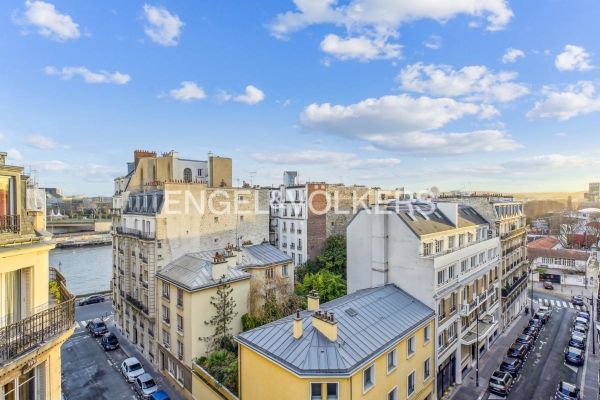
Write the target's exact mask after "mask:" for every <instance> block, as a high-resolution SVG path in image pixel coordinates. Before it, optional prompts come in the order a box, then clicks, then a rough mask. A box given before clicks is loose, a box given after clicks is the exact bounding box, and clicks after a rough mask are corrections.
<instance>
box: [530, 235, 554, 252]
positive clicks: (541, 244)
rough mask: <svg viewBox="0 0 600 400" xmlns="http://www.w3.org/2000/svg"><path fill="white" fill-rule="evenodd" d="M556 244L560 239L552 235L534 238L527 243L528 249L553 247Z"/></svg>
mask: <svg viewBox="0 0 600 400" xmlns="http://www.w3.org/2000/svg"><path fill="white" fill-rule="evenodd" d="M558 244H560V240H558V239H557V238H555V237H553V236H544V237H542V238H539V239H536V240H534V241H532V242H529V243H528V244H527V248H528V249H553V248H554V247H556V246H557V245H558Z"/></svg>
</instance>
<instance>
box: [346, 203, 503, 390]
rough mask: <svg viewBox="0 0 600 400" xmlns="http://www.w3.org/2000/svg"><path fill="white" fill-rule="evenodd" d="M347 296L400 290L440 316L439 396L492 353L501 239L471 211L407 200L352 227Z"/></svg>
mask: <svg viewBox="0 0 600 400" xmlns="http://www.w3.org/2000/svg"><path fill="white" fill-rule="evenodd" d="M347 240H348V246H347V248H348V250H347V254H348V267H347V273H348V293H353V292H356V291H358V290H362V289H364V288H368V287H380V286H383V285H387V284H395V285H397V286H399V287H400V288H402V289H403V290H405V291H406V292H408V293H409V294H410V295H411V296H414V297H415V298H417V299H418V300H419V301H421V302H423V303H424V304H425V305H427V306H428V307H430V308H432V309H434V310H435V314H436V316H435V321H434V331H435V335H436V337H435V358H434V363H435V364H434V365H435V371H436V382H437V387H436V395H437V398H441V397H442V395H443V394H444V393H445V392H447V391H448V390H449V389H450V388H451V387H452V386H453V385H454V384H460V383H461V382H462V376H463V375H464V374H465V373H466V372H467V371H468V370H469V369H470V368H471V367H472V366H473V365H474V363H475V361H476V359H477V354H479V355H481V354H483V353H484V352H485V351H487V350H488V348H489V346H490V344H491V343H492V342H493V341H494V339H495V338H496V337H497V335H498V331H499V319H500V299H499V297H500V293H499V292H500V261H499V254H500V241H499V238H498V237H497V236H494V235H493V234H491V230H490V223H489V222H488V221H487V220H486V219H485V218H484V217H483V216H482V215H480V214H479V213H478V212H477V211H476V210H475V209H473V208H472V207H470V206H466V205H462V204H457V203H429V202H428V203H424V202H401V203H397V204H394V205H389V206H387V207H381V206H380V207H374V208H371V209H366V210H361V211H360V212H358V214H356V216H355V217H354V219H353V220H352V221H351V222H350V224H349V225H348V231H347Z"/></svg>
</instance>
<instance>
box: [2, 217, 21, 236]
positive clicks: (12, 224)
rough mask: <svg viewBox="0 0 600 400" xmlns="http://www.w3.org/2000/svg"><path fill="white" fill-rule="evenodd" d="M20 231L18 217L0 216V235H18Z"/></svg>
mask: <svg viewBox="0 0 600 400" xmlns="http://www.w3.org/2000/svg"><path fill="white" fill-rule="evenodd" d="M20 231H21V216H20V215H0V233H19V232H20Z"/></svg>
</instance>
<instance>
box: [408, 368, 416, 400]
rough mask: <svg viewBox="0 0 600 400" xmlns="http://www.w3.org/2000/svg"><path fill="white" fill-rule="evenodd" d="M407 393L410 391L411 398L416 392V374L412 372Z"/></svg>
mask: <svg viewBox="0 0 600 400" xmlns="http://www.w3.org/2000/svg"><path fill="white" fill-rule="evenodd" d="M406 386H407V391H408V395H409V396H411V395H412V394H413V393H414V392H415V372H414V371H413V372H411V373H410V374H409V375H408V382H407V385H406Z"/></svg>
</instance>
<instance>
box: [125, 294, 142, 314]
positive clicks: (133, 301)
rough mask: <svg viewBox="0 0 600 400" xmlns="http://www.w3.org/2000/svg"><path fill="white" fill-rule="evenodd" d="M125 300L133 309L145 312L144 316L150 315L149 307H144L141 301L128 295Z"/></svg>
mask: <svg viewBox="0 0 600 400" xmlns="http://www.w3.org/2000/svg"><path fill="white" fill-rule="evenodd" d="M125 300H126V301H127V302H128V303H129V304H131V305H132V306H133V307H135V308H137V309H138V310H140V311H141V312H143V313H144V314H146V315H148V307H146V306H145V305H144V303H142V302H141V301H139V300H138V299H135V298H133V297H131V296H130V295H127V296H126V297H125Z"/></svg>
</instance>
